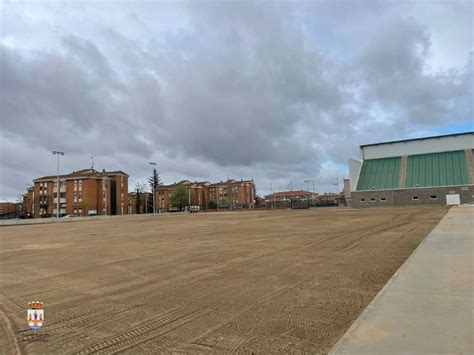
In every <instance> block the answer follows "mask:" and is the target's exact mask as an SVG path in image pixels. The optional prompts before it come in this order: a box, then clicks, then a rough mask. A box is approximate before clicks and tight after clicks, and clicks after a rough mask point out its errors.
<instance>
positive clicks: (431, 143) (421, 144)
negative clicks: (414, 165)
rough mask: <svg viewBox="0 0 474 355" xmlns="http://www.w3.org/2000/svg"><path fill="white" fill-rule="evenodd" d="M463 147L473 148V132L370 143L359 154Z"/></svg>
mask: <svg viewBox="0 0 474 355" xmlns="http://www.w3.org/2000/svg"><path fill="white" fill-rule="evenodd" d="M464 149H474V133H471V134H464V135H459V136H450V137H440V138H430V139H423V140H417V141H409V142H399V143H382V144H379V145H373V146H372V145H371V146H368V147H362V148H361V152H360V154H361V158H362V159H363V160H367V159H379V158H388V157H399V156H401V155H413V154H427V153H437V152H447V151H453V150H464ZM349 171H350V165H349ZM351 181H352V176H351ZM351 186H352V184H351ZM351 188H352V187H351Z"/></svg>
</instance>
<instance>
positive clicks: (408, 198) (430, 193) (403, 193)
mask: <svg viewBox="0 0 474 355" xmlns="http://www.w3.org/2000/svg"><path fill="white" fill-rule="evenodd" d="M450 194H459V197H460V199H461V204H464V203H471V202H474V185H465V186H443V187H418V188H412V189H394V190H374V191H353V192H352V206H353V207H356V208H367V207H381V206H419V205H446V195H450ZM416 197H417V198H418V199H414V198H416Z"/></svg>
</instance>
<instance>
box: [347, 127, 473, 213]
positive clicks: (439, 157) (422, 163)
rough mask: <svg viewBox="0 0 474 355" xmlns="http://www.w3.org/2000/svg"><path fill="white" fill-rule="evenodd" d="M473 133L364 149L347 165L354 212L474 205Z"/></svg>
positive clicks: (369, 145)
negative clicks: (377, 207) (364, 208)
mask: <svg viewBox="0 0 474 355" xmlns="http://www.w3.org/2000/svg"><path fill="white" fill-rule="evenodd" d="M473 148H474V132H465V133H459V134H449V135H443V136H434V137H426V138H417V139H406V140H400V141H392V142H383V143H376V144H367V145H362V146H360V159H359V160H354V159H351V160H349V175H350V189H351V199H352V206H353V207H375V206H404V205H436V204H442V205H446V204H459V203H461V204H463V203H470V202H473V201H474V163H473Z"/></svg>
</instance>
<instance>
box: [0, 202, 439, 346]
mask: <svg viewBox="0 0 474 355" xmlns="http://www.w3.org/2000/svg"><path fill="white" fill-rule="evenodd" d="M446 211H447V208H444V207H429V208H421V207H420V208H380V209H359V210H355V209H337V208H326V209H316V210H298V211H297V210H293V211H260V212H235V213H209V214H193V215H161V216H158V217H152V218H150V217H144V218H127V219H114V220H104V221H91V222H89V221H88V222H74V223H62V224H57V225H56V224H49V225H36V226H33V225H32V226H15V227H2V228H0V285H1V289H0V305H1V309H0V349H4V350H6V353H12V352H13V351H15V349H16V350H17V351H19V352H24V353H33V352H34V353H61V352H62V353H91V352H104V353H112V352H119V351H124V352H128V353H138V352H142V353H143V352H171V351H176V352H184V353H191V352H201V353H203V352H219V353H223V352H234V351H239V352H249V353H250V352H254V353H261V354H265V353H271V352H298V351H303V352H312V353H314V352H327V351H328V350H329V349H330V348H331V347H332V346H333V345H334V344H335V343H336V341H337V340H338V339H339V337H340V336H341V335H342V334H343V333H344V332H345V331H346V330H347V328H348V327H349V326H350V324H351V323H352V322H353V321H354V320H355V318H356V317H357V316H358V315H359V314H360V312H361V311H362V310H363V309H364V308H365V307H366V306H367V304H368V303H369V302H370V301H371V300H372V298H373V297H374V296H375V294H376V293H377V292H378V291H379V290H380V288H381V287H382V286H383V285H384V284H385V282H386V281H387V280H388V279H389V278H390V276H391V275H392V274H393V273H394V272H395V271H396V270H397V269H398V267H399V266H400V265H401V264H402V263H403V262H404V261H405V260H406V258H407V257H408V256H409V255H410V254H411V252H412V251H413V250H414V249H415V248H416V246H417V245H418V244H419V242H420V241H421V240H422V239H423V238H424V237H425V236H426V235H427V234H428V232H429V231H431V229H432V228H433V227H434V226H435V225H436V224H437V222H438V221H439V220H440V219H441V218H442V216H444V214H445V213H446ZM34 299H38V300H40V301H43V302H44V303H45V318H46V322H47V323H46V326H45V327H44V328H43V329H42V330H40V331H38V333H37V334H35V333H34V332H33V331H31V330H28V327H27V324H26V310H25V308H26V305H27V302H28V301H31V300H34ZM0 352H1V351H0Z"/></svg>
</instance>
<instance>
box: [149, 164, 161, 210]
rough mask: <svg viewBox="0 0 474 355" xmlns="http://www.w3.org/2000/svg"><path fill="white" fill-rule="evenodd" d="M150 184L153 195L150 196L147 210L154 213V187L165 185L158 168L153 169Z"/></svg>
mask: <svg viewBox="0 0 474 355" xmlns="http://www.w3.org/2000/svg"><path fill="white" fill-rule="evenodd" d="M148 185H150V191H151V195H149V196H148V201H147V205H148V208H147V210H148V211H149V212H150V213H153V195H154V193H155V191H154V188H155V189H156V188H157V187H158V186H161V185H163V183H162V182H161V178H160V173H158V171H156V168H155V169H153V174H152V175H151V176H150V177H149V178H148Z"/></svg>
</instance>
